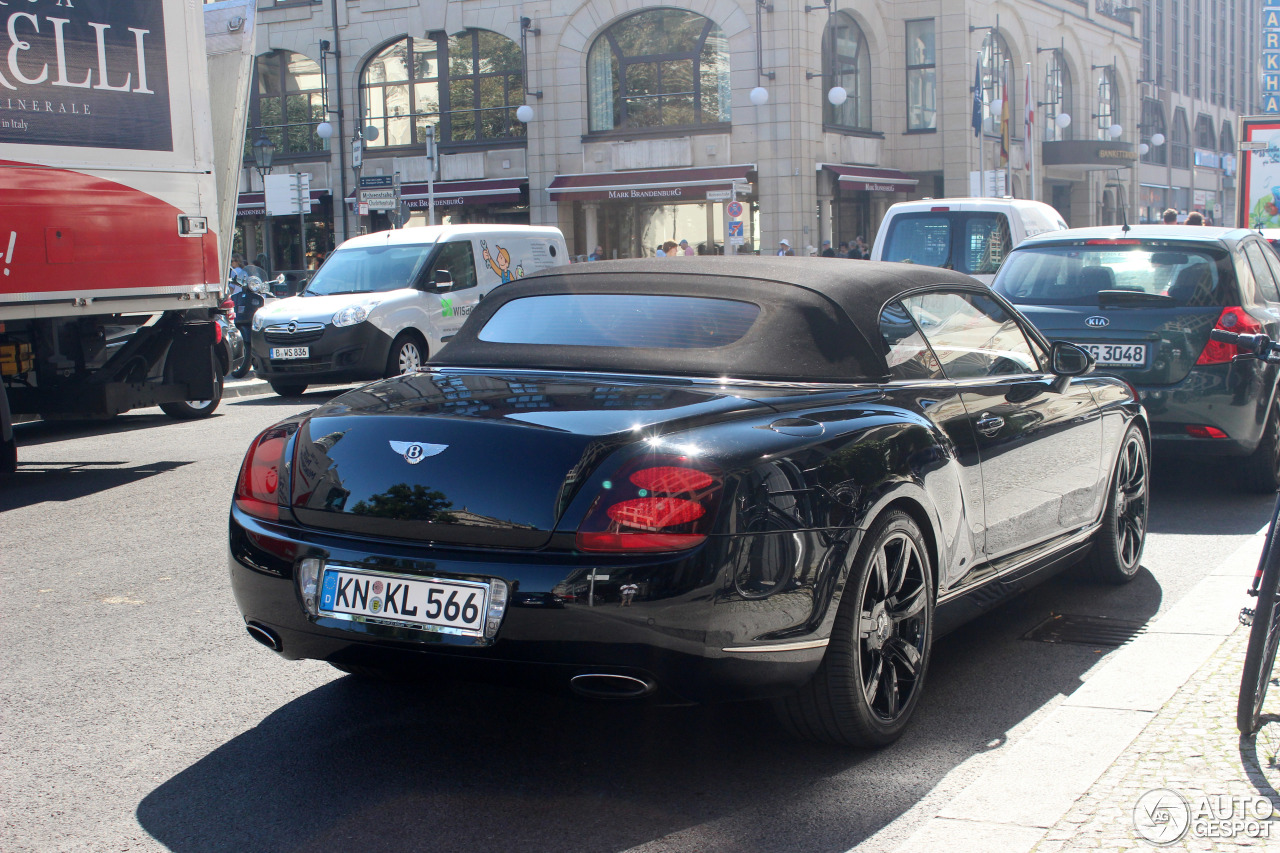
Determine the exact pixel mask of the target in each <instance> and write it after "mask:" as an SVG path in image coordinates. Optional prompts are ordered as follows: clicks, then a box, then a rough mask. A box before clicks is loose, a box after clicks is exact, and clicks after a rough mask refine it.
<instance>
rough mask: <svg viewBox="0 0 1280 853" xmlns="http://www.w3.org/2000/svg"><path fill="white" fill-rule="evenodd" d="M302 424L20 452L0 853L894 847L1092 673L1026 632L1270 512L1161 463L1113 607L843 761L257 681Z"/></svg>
mask: <svg viewBox="0 0 1280 853" xmlns="http://www.w3.org/2000/svg"><path fill="white" fill-rule="evenodd" d="M323 399H325V395H324V394H309V395H308V396H307V398H306V399H305V400H304V401H302V402H299V401H296V400H295V401H285V400H281V399H279V398H277V397H274V396H267V397H250V398H242V399H237V400H228V401H224V403H223V406H222V408H221V409H220V410H219V412H218V414H217V415H216V416H215V417H214V418H212V419H209V420H207V421H198V422H191V423H178V422H174V421H171V420H169V419H168V418H166V417H164V416H163V415H161V414H160V413H159V410H147V411H143V412H139V413H134V414H128V415H123V416H120V417H118V418H116V419H115V420H114V421H111V422H109V423H104V424H94V425H89V426H87V427H85V426H67V425H46V424H26V425H22V426H20V427H19V428H18V431H19V440H20V442H21V443H22V448H21V451H20V463H21V468H20V472H19V474H18V475H17V476H15V477H12V478H9V479H8V480H0V686H2V687H3V689H2V690H0V850H4V851H9V853H14V852H15V851H53V850H56V851H62V850H76V851H80V850H83V851H95V853H97V851H120V850H130V851H145V850H166V849H167V850H174V851H181V853H202V852H203V851H223V850H226V851H245V850H253V851H330V850H332V851H348V850H353V849H360V850H362V851H380V850H388V851H392V850H394V851H416V850H423V851H464V850H465V851H468V852H469V853H481V852H482V851H526V850H527V851H539V853H542V851H549V850H553V851H619V850H641V851H651V853H659V852H660V853H677V851H699V853H706V851H824V852H825V851H844V850H848V849H850V848H853V847H855V846H857V847H858V849H859V850H867V851H880V850H888V849H892V848H893V847H894V846H895V845H896V844H897V843H898V842H899V841H900V840H902V839H904V838H905V837H907V836H908V835H909V834H910V833H911V832H912V831H913V830H914V829H915V828H916V827H917V826H919V825H920V823H921V822H922V821H923V820H924V818H925V817H927V815H928V813H930V812H931V810H932V809H933V806H934V805H935V804H937V805H939V806H940V805H941V804H942V803H944V802H945V801H946V799H947V798H948V797H949V796H951V795H952V794H954V793H955V792H958V791H959V790H961V789H962V788H963V787H964V785H965V784H967V782H968V781H969V780H970V779H972V778H973V777H975V776H976V775H977V773H978V772H979V771H980V770H981V769H982V767H983V764H984V761H985V760H987V758H988V756H991V755H994V754H996V753H997V752H998V750H999V749H1001V748H1002V747H1003V746H1004V745H1006V744H1008V743H1011V742H1013V741H1016V739H1017V738H1018V736H1019V735H1020V734H1021V733H1022V732H1024V731H1025V730H1026V729H1027V728H1029V727H1030V726H1031V725H1032V724H1033V723H1034V722H1035V721H1036V720H1037V719H1038V718H1039V716H1040V715H1042V714H1044V713H1045V712H1046V711H1047V709H1049V708H1051V707H1052V706H1053V705H1054V704H1055V703H1056V702H1057V701H1058V700H1060V698H1061V697H1062V696H1063V695H1065V694H1069V693H1071V692H1072V691H1073V690H1074V689H1075V688H1076V687H1077V686H1078V685H1079V684H1080V682H1081V679H1082V678H1084V677H1085V676H1086V674H1087V673H1088V672H1089V670H1090V668H1091V667H1093V666H1095V665H1096V664H1097V663H1098V662H1099V661H1100V660H1102V659H1103V658H1104V657H1105V651H1106V650H1104V649H1099V648H1093V647H1089V646H1080V645H1049V644H1044V643H1037V642H1030V641H1027V640H1024V639H1022V636H1023V635H1024V634H1025V633H1026V632H1027V631H1028V630H1030V629H1031V628H1032V627H1034V626H1036V625H1037V624H1039V623H1040V622H1042V621H1043V620H1044V619H1046V618H1047V617H1048V616H1049V615H1050V614H1051V613H1054V612H1063V613H1074V614H1086V615H1101V616H1114V617H1121V618H1126V619H1134V620H1145V619H1149V618H1151V617H1152V616H1154V615H1156V614H1158V613H1160V612H1162V611H1163V610H1165V609H1167V608H1168V607H1170V606H1171V605H1172V604H1174V603H1176V602H1177V601H1178V600H1179V599H1180V598H1181V597H1182V596H1183V595H1184V594H1185V592H1186V590H1188V589H1189V588H1190V587H1191V586H1192V585H1193V584H1194V582H1195V581H1196V580H1197V579H1199V578H1200V577H1201V576H1202V574H1203V572H1204V571H1205V570H1206V569H1208V568H1211V567H1213V566H1216V565H1217V564H1218V563H1220V562H1221V561H1222V559H1223V558H1224V557H1225V556H1226V555H1228V554H1230V553H1231V552H1232V551H1234V550H1235V548H1236V547H1237V546H1238V545H1239V544H1241V543H1242V542H1243V540H1244V538H1245V537H1247V536H1249V535H1251V534H1253V533H1255V532H1256V531H1257V530H1258V529H1259V528H1260V527H1262V526H1263V525H1264V524H1265V523H1266V521H1267V518H1268V514H1269V510H1270V506H1271V500H1270V499H1269V498H1263V497H1251V496H1242V495H1240V494H1237V493H1236V491H1235V490H1234V489H1233V485H1232V482H1231V479H1230V476H1229V475H1228V474H1227V473H1225V472H1223V471H1221V470H1219V469H1218V467H1217V466H1213V465H1204V466H1192V467H1188V466H1173V465H1161V462H1162V460H1159V459H1157V460H1156V463H1157V464H1156V474H1157V477H1156V484H1155V488H1154V492H1153V504H1152V510H1151V535H1150V537H1149V538H1148V540H1147V550H1146V555H1145V559H1144V566H1145V569H1144V571H1143V572H1142V573H1141V575H1140V576H1139V577H1138V579H1137V580H1136V581H1135V582H1133V583H1132V584H1130V585H1129V586H1127V587H1124V588H1119V589H1117V588H1112V587H1105V588H1104V587H1099V586H1096V585H1093V584H1091V583H1089V582H1087V581H1085V580H1082V579H1079V578H1077V577H1075V576H1073V575H1069V574H1068V575H1064V576H1060V577H1059V578H1058V579H1055V580H1054V581H1051V582H1049V583H1048V584H1046V585H1044V586H1042V587H1040V588H1038V589H1037V590H1035V591H1033V592H1032V593H1030V594H1027V595H1024V596H1022V597H1021V598H1019V599H1017V600H1015V601H1013V602H1012V603H1009V604H1007V605H1005V606H1003V607H1001V608H999V609H998V610H996V611H994V612H992V613H991V614H989V615H987V616H985V617H983V618H982V619H980V620H979V621H977V622H973V623H970V624H969V625H968V626H966V627H965V628H963V629H962V630H960V631H959V632H957V633H955V634H953V635H951V636H949V637H947V638H945V639H943V640H941V641H940V642H939V644H938V645H937V647H936V648H935V652H934V660H933V664H932V668H931V671H930V683H929V684H928V686H927V688H926V693H925V695H924V698H923V701H922V703H921V706H920V708H919V710H918V712H917V715H916V718H915V720H914V723H913V726H912V727H911V729H910V730H909V731H908V733H907V734H906V736H905V737H904V738H903V739H902V740H901V741H900V742H899V743H898V744H896V745H895V746H893V747H891V748H889V749H886V750H883V751H880V752H857V751H849V750H841V749H834V748H826V747H819V746H812V745H807V744H802V743H795V742H792V741H790V740H787V739H786V738H784V737H783V736H781V735H780V734H779V732H778V730H777V728H776V727H775V725H774V723H773V721H772V719H771V717H770V716H769V714H768V712H767V710H764V709H760V708H757V707H739V706H723V707H718V708H684V709H663V710H651V711H645V710H640V709H634V708H629V707H619V706H616V705H598V704H589V703H584V702H580V701H576V700H573V699H570V698H567V697H561V696H558V695H546V694H542V693H533V692H526V691H522V690H517V689H506V688H502V687H496V686H473V685H463V684H440V685H417V686H413V685H393V686H386V685H375V684H370V683H368V682H364V681H361V680H359V679H357V678H354V677H349V676H343V675H342V674H340V673H338V672H337V671H336V670H333V669H331V668H330V667H328V666H327V665H325V664H321V663H317V662H298V663H290V662H287V661H284V660H281V659H279V658H277V657H276V656H274V655H272V654H271V653H270V652H268V651H267V650H266V649H264V648H262V647H261V646H259V645H257V644H256V643H254V642H253V641H252V640H250V639H249V637H248V636H247V634H246V633H245V631H244V629H243V627H242V622H241V619H240V617H239V614H238V613H237V611H236V608H235V605H234V602H233V601H232V597H231V593H230V590H229V585H228V579H227V567H226V557H225V552H224V547H225V546H224V543H225V534H226V512H227V505H228V502H229V500H230V496H231V491H232V486H233V484H234V480H235V476H236V473H237V470H238V467H239V464H240V461H241V458H242V454H243V451H244V449H245V447H246V446H247V444H248V441H249V440H250V438H251V437H252V436H253V435H255V434H256V433H257V432H258V431H259V430H260V429H262V428H264V427H266V426H267V425H269V424H270V423H272V422H274V421H275V420H277V419H279V418H282V417H285V416H287V415H289V414H292V413H294V412H296V411H298V410H300V409H302V408H305V407H309V406H312V405H315V404H316V403H318V402H320V401H322V400H323ZM1175 468H1176V470H1175ZM1028 784H1034V780H1028Z"/></svg>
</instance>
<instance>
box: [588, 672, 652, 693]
mask: <svg viewBox="0 0 1280 853" xmlns="http://www.w3.org/2000/svg"><path fill="white" fill-rule="evenodd" d="M569 687H570V688H571V689H572V690H573V692H574V693H577V694H578V695H579V696H585V697H587V698H589V699H639V698H641V697H642V696H648V695H649V694H650V693H652V692H653V691H654V690H656V689H657V685H656V684H654V683H653V682H652V681H648V680H647V679H644V678H636V677H635V676H631V675H617V674H615V673H611V672H588V673H583V674H582V675H575V676H574V677H573V678H570V679H569Z"/></svg>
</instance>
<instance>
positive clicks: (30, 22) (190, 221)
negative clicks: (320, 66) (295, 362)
mask: <svg viewBox="0 0 1280 853" xmlns="http://www.w3.org/2000/svg"><path fill="white" fill-rule="evenodd" d="M253 10H254V6H253V3H252V0H228V2H222V3H213V4H208V5H204V6H200V5H197V4H193V3H191V2H189V0H74V2H71V0H26V2H23V3H21V4H18V3H10V4H8V5H5V6H0V473H3V472H4V471H12V470H14V467H15V465H16V455H17V453H16V442H15V440H14V434H13V428H12V424H13V419H14V417H16V416H18V415H39V416H41V417H44V418H107V417H111V416H113V415H116V414H119V413H120V412H124V411H127V410H129V409H133V408H139V407H144V406H152V405H156V404H159V405H161V406H162V407H164V409H165V410H166V411H167V412H168V413H169V414H171V415H174V416H176V417H201V416H205V415H208V414H209V413H211V412H212V411H213V408H214V407H215V406H216V405H217V402H218V400H219V399H220V398H221V394H222V377H223V375H224V373H225V372H226V368H227V366H226V365H224V364H220V363H219V356H218V351H219V350H220V349H221V347H219V346H218V343H219V341H218V338H219V335H220V328H219V326H218V325H217V324H216V323H215V322H213V319H212V318H213V316H214V312H217V311H219V310H220V303H221V301H222V296H221V294H222V292H223V291H224V290H225V289H226V285H225V278H226V270H227V268H228V257H229V251H230V242H231V241H230V234H231V229H232V228H233V227H234V215H235V194H236V190H237V182H238V178H239V169H240V166H241V158H242V156H243V148H242V146H243V140H244V122H245V113H246V105H247V103H248V85H249V79H250V73H251V66H252V56H253V41H252V39H253V24H254V17H253Z"/></svg>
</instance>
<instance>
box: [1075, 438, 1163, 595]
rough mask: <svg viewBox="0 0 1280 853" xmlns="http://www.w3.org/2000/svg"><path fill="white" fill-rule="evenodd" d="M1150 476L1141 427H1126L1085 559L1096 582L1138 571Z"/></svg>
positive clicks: (1128, 576)
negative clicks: (1099, 517)
mask: <svg viewBox="0 0 1280 853" xmlns="http://www.w3.org/2000/svg"><path fill="white" fill-rule="evenodd" d="M1150 476H1151V466H1150V455H1149V454H1148V452H1147V441H1146V439H1145V438H1144V437H1143V435H1142V430H1140V429H1138V427H1136V426H1130V427H1129V431H1128V432H1126V433H1125V435H1124V441H1122V442H1121V443H1120V455H1119V457H1118V458H1117V459H1116V467H1115V471H1114V472H1113V473H1112V475H1111V490H1110V492H1109V493H1108V495H1107V508H1106V510H1105V511H1104V514H1103V516H1102V526H1101V527H1100V528H1099V529H1098V532H1097V534H1096V535H1095V537H1094V540H1093V549H1092V550H1091V551H1090V552H1089V555H1088V556H1087V557H1086V558H1085V566H1086V568H1087V569H1088V570H1089V571H1090V572H1091V573H1092V574H1093V576H1094V577H1095V578H1097V579H1098V580H1100V581H1105V582H1106V583H1113V584H1124V583H1128V582H1129V581H1131V580H1133V579H1134V578H1135V577H1136V576H1137V574H1138V568H1139V567H1140V565H1141V562H1142V549H1143V546H1144V545H1145V544H1146V540H1147V508H1148V504H1149V503H1150V482H1149V481H1150Z"/></svg>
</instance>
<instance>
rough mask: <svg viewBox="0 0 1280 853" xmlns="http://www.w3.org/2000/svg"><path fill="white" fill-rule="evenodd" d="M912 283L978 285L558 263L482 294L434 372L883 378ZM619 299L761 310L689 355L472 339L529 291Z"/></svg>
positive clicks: (719, 264) (690, 265)
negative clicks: (890, 310)
mask: <svg viewBox="0 0 1280 853" xmlns="http://www.w3.org/2000/svg"><path fill="white" fill-rule="evenodd" d="M920 287H962V288H966V289H973V290H978V291H985V290H986V289H985V288H984V287H983V285H981V284H980V283H978V282H977V281H975V280H974V279H972V278H969V277H968V276H966V275H962V274H960V273H956V272H952V271H950V270H943V269H938V268H936V267H928V266H912V265H908V264H891V263H880V262H875V261H852V260H845V259H842V258H779V257H765V258H760V257H755V256H745V257H677V258H647V259H643V260H631V261H597V262H592V263H586V264H575V265H572V266H567V267H557V268H555V269H553V270H547V271H544V272H542V273H539V274H538V275H534V276H530V277H528V278H524V279H520V280H517V281H514V282H511V283H510V284H504V285H502V286H500V287H497V288H495V289H494V290H492V291H490V292H489V294H488V295H487V296H485V298H484V299H483V300H481V302H480V304H479V305H477V306H476V308H475V310H474V311H473V312H472V314H471V316H470V317H469V318H468V319H467V322H466V323H465V324H464V325H463V326H462V328H461V329H460V330H459V331H458V333H457V335H455V336H454V338H453V340H452V341H450V342H449V344H448V345H446V346H445V347H444V348H443V349H442V350H440V351H439V352H438V353H437V354H436V355H435V357H433V358H432V359H431V363H432V364H433V365H439V366H444V365H454V366H462V367H493V368H545V369H552V370H601V371H608V372H622V373H633V372H634V373H659V374H665V375H676V376H728V377H734V378H740V379H764V380H774V381H802V382H851V381H878V380H880V379H883V378H885V377H887V376H888V373H889V369H888V365H887V363H886V361H885V355H886V348H885V345H884V341H883V339H882V338H881V336H880V332H879V318H880V311H881V309H882V308H883V307H884V305H885V303H887V302H889V301H890V300H892V299H894V298H896V297H897V296H899V295H900V294H902V293H905V292H907V291H911V290H915V289H917V288H920ZM566 293H627V294H664V295H679V296H699V297H707V298H715V299H737V300H743V301H747V302H752V303H754V304H756V305H758V306H759V307H760V316H759V317H758V318H757V320H756V322H755V323H754V325H753V326H752V327H751V329H750V330H749V331H748V332H747V333H746V334H745V335H744V336H743V337H742V338H740V339H739V340H737V341H735V342H733V343H731V344H728V345H725V346H720V347H713V348H699V349H638V348H622V347H616V348H615V347H598V346H548V345H545V344H508V343H495V342H492V341H482V340H479V339H478V337H477V335H478V333H479V332H480V330H481V329H482V328H483V327H484V325H485V323H487V322H488V320H489V318H490V317H492V316H493V315H494V313H495V312H496V311H497V310H498V309H499V308H501V307H502V306H503V305H505V304H507V303H509V302H513V301H515V300H517V299H522V298H525V297H529V296H541V295H548V294H566Z"/></svg>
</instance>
